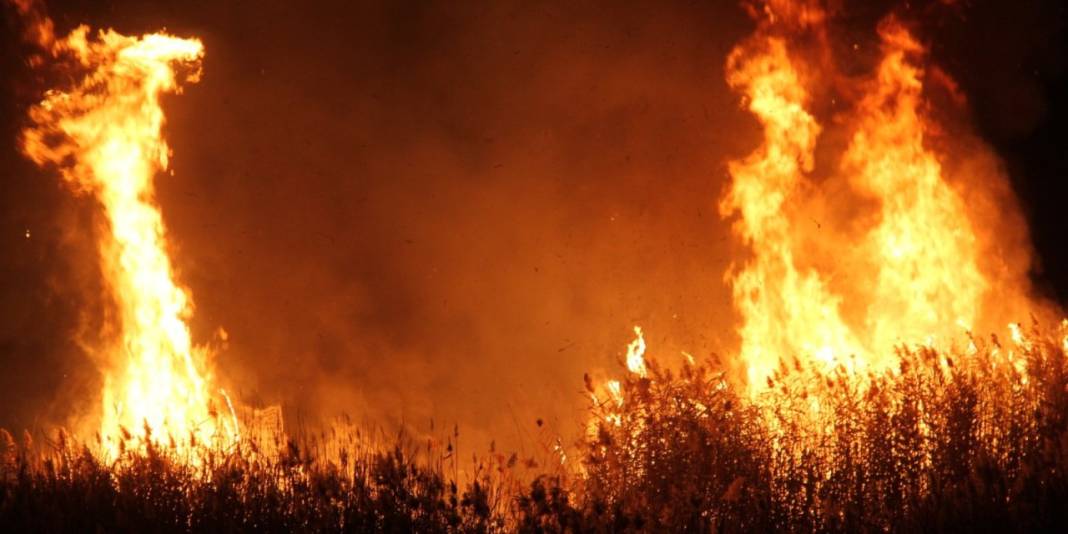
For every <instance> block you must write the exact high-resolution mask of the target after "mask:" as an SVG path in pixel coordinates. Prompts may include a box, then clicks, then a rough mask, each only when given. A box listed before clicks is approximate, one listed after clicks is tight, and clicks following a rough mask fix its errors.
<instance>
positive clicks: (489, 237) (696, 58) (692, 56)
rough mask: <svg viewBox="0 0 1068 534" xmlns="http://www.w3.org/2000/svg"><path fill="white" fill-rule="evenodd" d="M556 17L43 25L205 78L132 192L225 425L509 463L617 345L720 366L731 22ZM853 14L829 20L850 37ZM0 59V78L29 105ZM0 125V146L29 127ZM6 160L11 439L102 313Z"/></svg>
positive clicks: (78, 394)
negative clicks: (346, 433) (393, 431)
mask: <svg viewBox="0 0 1068 534" xmlns="http://www.w3.org/2000/svg"><path fill="white" fill-rule="evenodd" d="M575 4H576V3H573V2H561V3H551V4H548V5H540V6H528V5H524V4H522V3H518V2H516V3H513V2H494V3H491V4H489V5H488V6H457V5H453V4H447V3H441V4H426V3H396V2H381V3H362V4H361V5H353V3H350V2H325V3H320V4H317V5H316V6H314V7H313V8H305V7H303V6H301V5H298V4H295V3H292V2H261V3H254V4H251V3H240V2H112V3H108V4H104V5H101V6H97V5H88V4H85V3H77V2H75V3H71V4H68V5H62V4H60V3H50V5H49V6H50V11H51V12H52V13H53V15H54V16H55V18H56V25H57V33H63V31H64V30H66V29H69V27H70V26H73V25H74V24H77V23H82V22H85V23H88V24H90V25H91V26H93V27H94V28H102V27H109V26H114V27H116V29H118V30H120V31H122V32H124V33H137V32H145V31H154V30H157V29H159V28H160V27H166V28H167V30H168V31H169V32H171V33H173V34H175V35H179V36H194V35H195V36H198V37H200V38H201V39H202V40H203V41H204V44H205V49H206V57H205V60H204V77H203V80H202V81H201V82H200V83H199V84H198V85H197V86H194V87H191V88H189V89H188V90H187V91H186V92H185V93H184V94H183V95H181V96H180V97H175V98H169V99H167V100H166V101H165V109H166V112H167V118H168V124H167V126H166V127H165V131H166V135H167V138H168V142H169V144H170V146H171V147H172V149H173V151H174V155H173V158H172V161H171V163H172V169H173V175H170V176H161V177H159V178H158V180H157V187H158V198H159V202H160V204H161V206H162V211H163V217H164V220H165V222H166V224H167V227H168V235H169V236H170V241H171V244H172V245H173V249H172V251H171V255H172V257H173V258H174V260H175V263H176V267H177V270H178V278H179V280H180V281H181V282H182V283H184V284H186V285H187V286H188V287H189V288H190V289H191V291H192V294H193V300H194V302H195V305H196V313H195V319H194V324H193V327H194V339H197V340H201V341H203V340H207V339H209V338H210V337H211V336H212V335H213V333H214V332H215V331H216V329H218V328H219V327H222V328H224V329H225V330H226V331H227V333H228V334H229V335H228V339H229V342H228V348H227V349H226V350H225V351H222V352H221V353H220V354H218V355H217V358H216V370H217V375H218V378H219V379H220V380H221V381H222V382H223V383H224V384H225V385H226V386H227V388H228V390H229V391H231V392H232V393H233V394H234V397H235V399H241V401H243V402H247V403H252V404H263V405H269V404H276V403H278V404H282V405H283V406H284V407H285V409H286V413H287V421H288V422H289V423H290V426H291V427H292V426H293V424H292V423H293V422H297V421H306V422H307V423H308V424H309V425H312V424H314V423H316V422H318V421H321V420H324V419H328V418H330V417H332V416H334V415H335V414H338V413H341V412H347V413H348V414H350V415H351V416H353V417H354V418H356V419H358V420H366V421H374V422H377V423H380V424H383V425H387V426H393V425H396V424H400V423H404V424H406V425H409V426H410V427H411V428H413V429H415V430H416V431H425V430H427V429H428V427H429V420H430V419H431V418H434V419H435V420H436V422H437V423H438V425H439V428H440V427H446V426H451V423H452V422H458V423H459V424H460V429H461V434H462V435H464V436H470V438H465V439H469V440H470V441H468V443H470V444H472V445H473V446H478V447H484V446H486V445H488V442H489V440H490V439H493V438H495V439H497V441H498V444H499V445H504V446H511V447H515V448H519V447H527V448H528V452H533V451H530V447H533V446H535V445H536V442H537V440H538V439H539V438H540V437H541V436H543V435H545V434H551V435H555V434H560V435H563V436H564V437H565V441H567V439H569V437H571V436H573V435H574V433H575V432H577V431H579V430H580V429H581V427H582V425H581V424H579V422H580V421H582V420H583V419H584V414H582V413H581V407H582V406H583V405H584V402H585V397H584V396H583V395H582V393H581V391H582V378H581V377H582V374H583V373H584V372H587V371H589V372H592V373H617V372H620V371H621V369H622V367H620V365H621V362H622V358H623V355H624V351H625V347H626V343H627V342H628V341H630V339H631V337H632V331H631V328H632V326H634V325H636V324H637V325H641V326H642V327H643V329H644V331H645V335H646V340H647V342H648V343H649V352H648V353H647V358H648V357H651V358H654V359H657V358H659V359H661V360H667V361H673V360H674V359H677V358H680V356H679V351H681V350H686V351H688V352H690V353H692V354H694V355H695V356H697V357H706V356H708V355H709V354H711V353H712V352H719V353H722V354H729V353H730V352H731V351H733V350H735V349H736V348H737V339H736V338H735V335H734V333H733V330H734V325H736V324H737V318H736V317H735V316H734V312H733V311H732V308H731V304H730V302H731V297H730V292H729V290H728V289H727V288H726V287H725V286H724V284H723V273H724V271H725V270H726V268H727V266H728V264H729V263H730V261H731V259H732V258H733V257H735V256H736V255H738V254H740V253H741V251H740V250H738V249H737V248H736V246H735V245H732V244H731V240H730V238H729V230H728V227H727V225H726V224H725V223H723V222H722V221H721V220H720V219H719V215H718V212H717V202H718V199H719V198H720V195H721V193H722V191H723V188H724V186H725V184H726V180H727V177H726V167H725V163H726V161H728V160H730V159H735V158H738V157H740V156H742V155H744V154H746V153H748V152H749V151H751V150H752V148H753V147H754V146H755V145H756V143H757V142H758V134H759V131H758V128H757V125H756V123H755V122H754V121H753V120H752V118H751V117H749V116H747V114H746V113H745V112H744V111H743V110H742V108H741V107H740V106H739V102H738V99H737V97H736V95H734V94H733V93H731V92H730V91H729V89H728V87H727V85H726V83H725V82H724V79H725V76H724V72H723V64H724V58H725V57H726V56H727V54H728V52H729V51H730V49H731V48H732V47H733V46H734V45H735V44H736V43H737V42H738V41H740V40H741V39H742V38H744V36H746V35H748V34H750V33H751V32H752V27H753V23H752V22H751V21H750V19H749V17H748V16H747V15H746V13H745V12H744V10H742V9H739V8H738V6H736V5H733V4H732V3H722V2H715V3H707V4H689V3H683V2H679V3H672V4H664V3H659V2H651V3H649V4H648V5H633V6H627V7H621V6H619V5H618V4H617V3H603V4H597V3H590V4H581V5H575ZM855 7H857V6H852V5H846V6H842V7H841V9H839V10H835V11H834V13H850V12H855V11H857V9H859V10H860V11H864V12H865V13H866V10H868V9H872V10H874V8H867V7H859V8H857V9H854V8H855ZM883 13H885V10H882V13H880V15H881V14H883ZM836 20H841V19H836ZM854 22H856V21H853V22H850V19H847V20H846V21H845V22H841V24H843V25H847V24H852V23H854ZM834 23H835V24H838V23H839V22H834ZM958 24H966V21H965V22H958ZM858 25H862V24H860V23H858ZM873 27H874V16H873V17H872V21H871V25H869V26H868V27H867V28H864V29H863V32H866V33H869V34H870V33H871V29H872V28H873ZM856 31H857V32H858V33H860V32H861V30H859V29H858V30H856ZM5 45H6V48H5V50H10V51H6V52H5V55H4V67H5V73H12V74H13V75H12V76H5V78H8V79H23V80H26V79H31V80H32V76H31V75H29V74H28V69H27V68H26V67H25V66H24V65H23V63H22V60H21V57H22V56H21V49H19V48H18V46H17V45H15V44H13V41H12V39H8V38H5ZM835 46H841V44H836V45H835ZM946 68H947V69H948V70H950V72H951V74H953V75H954V76H955V77H957V71H956V70H953V69H952V68H951V66H950V65H947V67H946ZM843 70H847V68H845V67H843ZM15 74H18V75H20V76H21V78H20V77H19V76H14V75H15ZM958 79H960V78H959V77H958ZM965 92H967V91H965ZM3 97H4V99H3V101H4V102H5V109H4V111H5V115H4V119H5V120H4V130H3V131H4V133H5V134H10V135H8V138H9V139H12V140H13V139H14V138H15V134H14V132H16V131H17V128H16V125H17V124H19V122H20V121H21V120H22V119H21V118H20V117H21V111H22V109H23V107H24V106H25V105H26V103H28V102H30V101H32V99H31V97H30V92H29V91H28V90H26V89H25V88H17V87H11V86H7V85H5V89H4V93H3ZM973 105H977V104H973ZM8 144H9V145H12V146H11V147H10V148H5V149H4V152H3V153H2V158H3V159H2V160H0V162H2V163H3V165H4V168H5V169H11V170H12V175H13V176H16V180H14V181H12V183H11V185H9V186H8V189H7V190H6V191H5V194H4V195H3V202H4V208H5V210H4V211H3V213H4V215H3V216H2V219H0V220H2V221H3V229H4V234H3V235H4V237H3V240H4V241H3V247H4V249H5V250H11V251H14V252H15V254H14V255H5V256H8V257H11V258H14V259H9V260H3V262H4V263H3V267H4V272H11V273H14V274H13V275H12V276H9V277H5V280H4V281H3V282H2V283H3V284H4V286H5V290H4V291H3V293H2V294H3V307H2V308H0V313H3V314H4V315H3V316H4V317H9V318H10V320H7V321H4V322H3V330H2V331H0V347H3V353H2V354H0V359H2V360H3V362H4V363H3V366H4V367H5V368H10V369H15V370H16V371H17V373H16V374H17V376H20V377H31V378H32V379H30V380H22V379H18V378H15V377H13V376H8V377H5V378H2V379H0V388H4V389H3V390H4V391H9V392H11V393H10V395H12V396H16V397H20V398H22V399H23V400H21V401H19V402H20V404H18V405H14V406H13V407H12V408H11V409H10V410H5V411H4V412H5V413H0V425H5V426H15V427H19V426H27V425H29V424H32V422H33V421H34V418H35V417H41V418H44V419H47V420H52V421H61V420H62V417H63V416H64V415H65V414H67V413H74V412H76V411H77V409H78V406H77V403H76V402H74V401H73V400H72V399H79V398H85V397H84V396H82V394H83V393H84V391H86V390H88V391H94V390H95V389H94V388H92V387H91V384H92V383H93V381H94V380H95V378H94V376H93V369H92V366H91V365H87V364H86V363H85V359H84V354H83V353H82V352H81V349H79V348H78V345H77V344H75V343H73V342H71V341H69V340H70V339H72V338H73V335H74V334H75V333H76V332H78V331H82V330H84V329H85V328H86V327H85V324H86V321H87V320H88V318H87V317H84V316H83V315H82V314H83V311H82V310H85V309H89V310H92V309H93V308H92V307H91V306H86V305H85V304H86V302H92V301H93V300H94V299H96V298H98V297H94V296H93V295H94V294H99V287H98V286H94V284H95V282H93V280H94V278H93V271H92V270H93V269H96V268H95V267H87V266H94V265H96V262H95V260H94V254H95V248H94V246H93V244H92V243H93V241H92V236H90V235H85V234H84V233H82V232H79V229H80V228H82V227H84V225H82V226H80V225H79V223H78V220H79V217H81V218H83V219H84V218H85V217H86V213H88V212H89V211H90V207H89V206H85V205H81V204H79V203H78V202H75V201H70V200H68V199H66V198H65V196H64V193H63V191H62V189H61V188H60V187H59V185H58V178H57V177H55V176H50V175H46V174H44V173H40V172H37V171H34V170H32V169H30V168H29V166H28V165H26V164H24V163H23V162H21V161H20V160H19V157H18V156H17V154H14V146H13V145H14V143H13V142H11V143H8ZM9 151H10V152H11V153H10V154H9ZM817 159H819V156H817ZM988 163H989V164H991V165H996V164H997V161H996V160H994V159H990V160H989V161H988ZM960 169H961V172H966V170H967V165H966V164H965V163H962V164H961V166H960ZM7 208H10V209H7ZM27 228H29V229H30V231H31V234H32V237H31V238H30V239H26V238H24V237H23V234H24V232H25V230H26V229H27ZM89 315H92V314H89ZM90 330H91V329H90ZM63 374H66V375H67V377H66V378H63V377H62V375H63ZM86 384H90V385H86ZM53 401H54V402H55V403H56V404H55V406H56V407H55V408H54V409H52V410H51V411H48V412H46V413H43V412H42V411H41V410H40V408H41V407H42V406H46V405H48V404H49V403H51V402H53ZM82 408H84V407H82ZM539 418H541V419H543V420H544V421H546V422H547V425H546V426H545V427H538V426H537V425H536V424H535V421H536V420H537V419H539Z"/></svg>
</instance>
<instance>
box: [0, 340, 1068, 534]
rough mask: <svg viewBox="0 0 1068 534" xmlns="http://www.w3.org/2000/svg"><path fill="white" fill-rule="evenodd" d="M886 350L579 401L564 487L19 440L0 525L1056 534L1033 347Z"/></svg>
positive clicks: (448, 455)
mask: <svg viewBox="0 0 1068 534" xmlns="http://www.w3.org/2000/svg"><path fill="white" fill-rule="evenodd" d="M899 355H900V362H901V363H900V369H899V372H897V373H894V374H893V375H890V376H882V377H874V376H873V377H867V378H864V379H862V380H858V379H856V378H852V379H846V377H845V376H844V374H842V373H840V372H838V373H831V374H830V375H827V374H823V373H819V372H815V371H813V370H810V369H805V368H804V367H803V366H801V365H800V364H797V363H796V362H790V363H789V364H788V365H784V366H783V369H782V370H781V371H780V373H779V374H778V375H777V376H776V377H775V378H774V379H773V381H772V387H771V388H770V389H769V391H768V392H767V393H765V394H764V395H763V396H762V397H760V398H759V399H758V400H756V401H752V400H750V398H749V397H748V396H747V395H740V394H739V393H738V392H736V391H735V389H734V388H732V387H731V386H730V385H729V384H728V382H727V381H725V380H724V378H723V376H722V375H720V374H718V373H715V372H713V371H712V370H711V369H710V368H709V367H710V366H708V365H688V366H685V367H684V368H682V369H681V370H678V371H676V372H671V371H669V370H666V369H663V368H660V367H658V366H656V365H655V364H654V363H653V362H650V365H649V367H650V372H649V376H648V378H639V377H637V376H631V377H630V378H629V379H627V380H625V381H624V382H623V383H622V384H621V391H622V395H621V397H620V398H619V399H618V401H617V400H616V399H609V400H607V401H604V402H602V403H600V404H595V405H594V406H592V408H591V411H592V413H591V417H592V418H593V420H594V421H595V423H594V424H593V425H591V430H592V431H591V433H590V435H589V437H588V439H587V440H586V441H585V442H584V443H583V444H582V447H583V454H582V455H581V458H578V459H573V460H572V462H573V463H574V464H575V465H574V466H573V467H574V468H575V471H576V473H574V474H573V475H570V476H568V475H565V474H563V473H561V472H552V471H551V470H545V471H546V473H545V474H543V475H541V476H537V474H536V473H535V474H533V475H528V474H526V473H529V470H530V468H531V467H532V466H534V464H533V463H530V462H524V461H520V460H518V459H517V457H516V456H515V455H506V454H498V453H496V452H492V453H490V454H487V455H486V457H485V458H483V459H481V460H480V459H478V458H475V459H473V460H472V463H471V464H470V467H469V468H468V467H467V466H466V464H465V466H464V469H465V470H467V469H469V470H468V471H467V472H468V475H467V476H460V475H459V473H460V468H459V467H458V466H459V460H458V458H457V455H456V454H454V451H453V447H452V442H451V441H449V442H448V443H447V444H446V445H444V446H434V445H433V444H426V445H423V446H420V447H416V446H415V445H414V443H412V442H411V440H407V439H405V438H403V437H400V438H398V440H397V442H398V443H400V445H398V446H394V447H391V448H387V449H385V450H383V448H381V447H374V446H364V445H360V443H363V442H362V441H361V440H359V439H352V437H351V436H349V438H348V441H345V440H341V442H342V445H341V446H337V443H339V441H338V439H337V437H336V436H327V435H323V436H320V437H319V438H315V439H305V440H302V442H301V444H299V445H298V444H297V443H287V444H285V445H284V446H282V447H281V449H282V452H281V454H279V455H278V456H277V457H272V458H271V459H268V458H265V457H264V456H263V455H256V454H255V453H254V452H253V450H252V448H251V447H242V448H241V449H239V450H234V451H211V452H210V454H208V455H207V456H206V460H205V461H204V462H203V464H202V465H200V466H199V467H190V466H188V465H186V464H184V463H183V462H180V461H175V458H173V457H172V455H171V454H170V452H169V451H168V450H167V449H165V448H160V447H148V448H147V451H146V452H142V453H133V452H128V453H127V454H125V455H124V456H123V457H122V458H120V459H119V460H117V461H114V462H110V463H102V462H101V461H100V460H98V459H97V458H96V457H94V456H93V455H92V454H91V453H89V452H88V450H86V449H85V448H84V447H81V446H79V445H76V444H74V443H71V442H70V441H69V440H67V439H66V438H65V437H63V436H62V435H60V437H59V438H58V439H56V440H55V442H50V443H38V444H33V443H30V440H29V438H28V436H27V437H26V438H23V440H22V441H23V443H16V442H15V440H14V439H13V438H12V437H11V436H10V434H8V433H6V432H4V433H3V434H2V435H0V454H2V456H0V525H2V526H3V527H4V530H6V531H22V530H35V531H40V530H46V531H99V530H103V531H159V530H173V531H203V530H210V531H246V530H256V531H287V532H288V531H310V530H314V531H340V530H345V531H366V530H373V531H419V532H424V531H430V532H434V531H474V532H483V531H502V530H507V531H527V532H537V531H549V532H559V531H573V532H585V531H598V532H616V531H631V530H668V531H680V530H696V531H712V530H715V531H758V532H763V531H772V530H774V531H780V530H785V531H806V532H808V531H849V532H853V531H916V530H925V531H953V530H963V529H968V530H994V531H1033V530H1061V531H1063V530H1064V529H1065V528H1068V512H1066V507H1065V506H1064V503H1065V502H1068V476H1066V474H1065V473H1066V471H1065V470H1066V469H1068V390H1066V387H1068V369H1066V367H1065V352H1064V348H1063V345H1062V342H1061V341H1060V340H1057V339H1053V336H1052V335H1049V336H1045V335H1043V334H1042V333H1041V332H1037V331H1034V332H1032V333H1031V334H1030V336H1029V339H1028V340H1026V341H1024V342H1022V343H1014V344H1013V346H1012V347H1011V348H1009V347H1002V346H1000V345H999V344H998V342H997V340H992V341H991V342H989V343H977V342H976V343H974V346H971V347H969V348H968V349H967V350H953V351H949V352H946V353H939V352H935V351H933V350H930V349H926V348H921V349H917V350H901V351H900V354H899ZM860 384H866V385H860ZM814 407H815V408H814ZM325 443H331V444H333V445H331V447H333V448H330V447H328V446H326V445H325ZM328 451H329V452H328ZM524 466H525V467H524ZM523 469H526V471H523ZM536 470H537V469H535V471H536ZM543 470H544V469H543ZM521 472H522V473H523V474H521ZM460 479H463V480H464V482H462V483H459V482H457V481H458V480H460ZM520 480H526V481H527V482H523V483H522V484H520V482H519V481H520ZM531 480H533V481H532V482H531Z"/></svg>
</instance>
